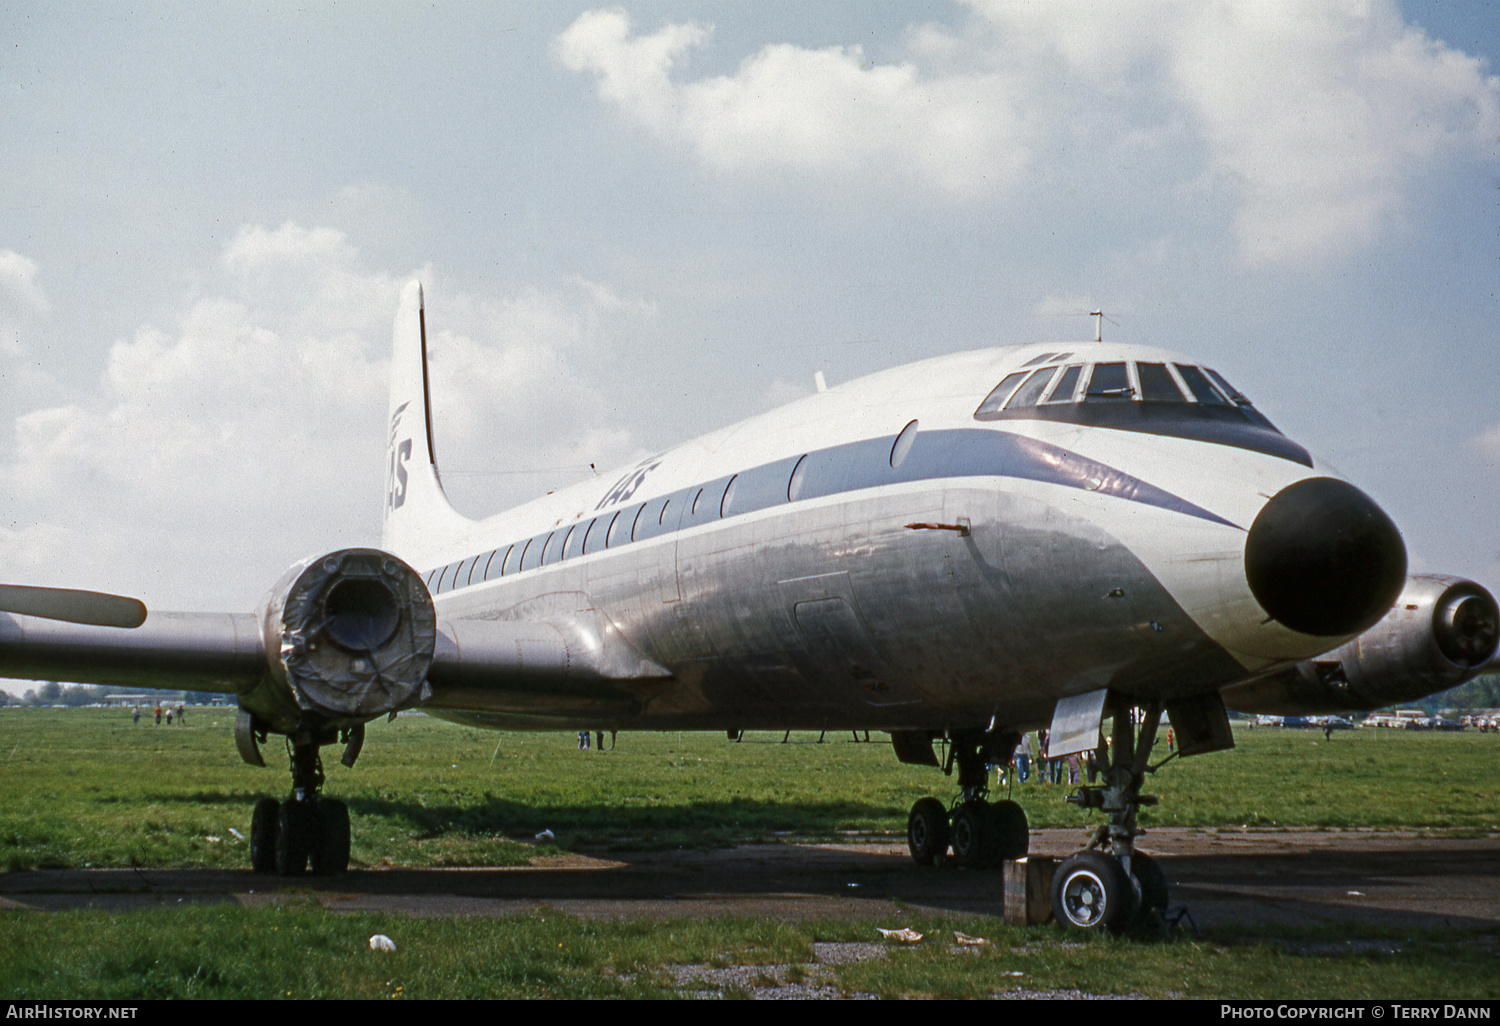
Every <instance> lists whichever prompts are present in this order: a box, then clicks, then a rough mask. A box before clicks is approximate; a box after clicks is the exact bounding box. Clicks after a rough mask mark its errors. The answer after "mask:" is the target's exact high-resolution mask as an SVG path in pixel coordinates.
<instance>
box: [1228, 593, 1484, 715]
mask: <svg viewBox="0 0 1500 1026" xmlns="http://www.w3.org/2000/svg"><path fill="white" fill-rule="evenodd" d="M1497 645H1500V609H1497V607H1496V603H1495V599H1494V597H1493V596H1491V595H1490V593H1489V592H1488V591H1486V590H1485V589H1484V588H1482V587H1480V586H1479V585H1477V584H1475V583H1474V582H1473V581H1466V580H1462V579H1460V578H1457V577H1443V576H1438V575H1435V574H1431V575H1429V574H1422V575H1414V576H1412V577H1409V578H1407V581H1406V587H1405V588H1404V589H1402V592H1401V595H1400V597H1399V598H1397V600H1396V604H1395V605H1394V606H1393V607H1392V608H1391V610H1390V612H1388V613H1386V614H1385V616H1384V617H1382V618H1381V620H1380V621H1379V622H1378V623H1376V624H1375V626H1373V627H1371V628H1370V629H1369V630H1367V631H1365V632H1364V633H1363V634H1361V635H1360V636H1359V637H1357V638H1355V639H1354V640H1353V641H1351V642H1348V643H1347V644H1345V645H1342V646H1340V647H1339V648H1336V649H1334V650H1333V651H1332V652H1328V653H1326V654H1324V655H1321V656H1318V657H1317V658H1316V659H1308V660H1305V661H1304V662H1301V663H1298V664H1297V665H1296V666H1295V667H1293V668H1291V669H1289V670H1284V671H1282V672H1281V673H1278V674H1276V675H1274V676H1272V677H1268V678H1265V679H1263V680H1258V681H1252V682H1251V683H1248V684H1241V685H1237V686H1235V687H1232V688H1226V689H1225V690H1224V692H1223V697H1224V704H1225V705H1226V706H1228V707H1229V708H1231V709H1237V710H1239V711H1241V712H1251V713H1274V714H1280V715H1283V716H1297V715H1302V714H1306V713H1326V712H1346V711H1354V710H1367V709H1379V708H1381V707H1382V706H1387V705H1393V704H1397V703H1400V702H1410V701H1413V700H1415V699H1418V698H1422V697H1424V696H1426V695H1430V694H1433V693H1434V692H1437V691H1445V690H1447V689H1448V688H1452V687H1457V686H1458V685H1460V684H1462V683H1463V682H1464V681H1466V680H1468V679H1469V678H1471V677H1473V676H1474V675H1475V674H1476V673H1478V672H1479V670H1480V669H1481V667H1483V665H1484V664H1485V663H1486V662H1488V661H1489V660H1490V659H1491V658H1492V657H1493V656H1494V654H1495V650H1496V647H1497Z"/></svg>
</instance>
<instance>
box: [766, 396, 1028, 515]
mask: <svg viewBox="0 0 1500 1026" xmlns="http://www.w3.org/2000/svg"><path fill="white" fill-rule="evenodd" d="M1011 377H1015V375H1014V374H1012V375H1011ZM1007 380H1009V379H1007ZM1002 387H1003V386H1002ZM995 391H996V392H998V391H1000V389H998V388H997V389H995ZM990 394H991V395H993V394H994V393H993V392H992V393H990ZM985 401H986V402H988V401H989V400H985ZM980 409H981V410H982V409H984V407H983V406H981V407H980ZM806 468H807V453H803V454H802V458H801V459H799V460H798V461H797V465H796V466H795V467H793V468H792V476H791V477H789V478H787V481H786V501H787V502H796V501H797V496H799V495H801V494H802V486H803V485H804V484H806V483H807V473H806Z"/></svg>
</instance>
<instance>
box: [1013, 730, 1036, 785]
mask: <svg viewBox="0 0 1500 1026" xmlns="http://www.w3.org/2000/svg"><path fill="white" fill-rule="evenodd" d="M1033 751H1034V749H1033V748H1032V747H1031V734H1030V733H1026V734H1022V735H1021V745H1020V747H1019V748H1017V749H1016V774H1017V775H1018V776H1019V777H1020V778H1021V783H1023V784H1024V783H1026V781H1027V780H1029V779H1031V755H1032V752H1033Z"/></svg>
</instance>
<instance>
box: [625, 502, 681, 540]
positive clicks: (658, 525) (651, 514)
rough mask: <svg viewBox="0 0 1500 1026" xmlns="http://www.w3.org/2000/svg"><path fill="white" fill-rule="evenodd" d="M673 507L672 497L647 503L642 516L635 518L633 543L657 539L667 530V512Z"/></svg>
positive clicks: (632, 533) (641, 513)
mask: <svg viewBox="0 0 1500 1026" xmlns="http://www.w3.org/2000/svg"><path fill="white" fill-rule="evenodd" d="M677 494H681V493H677ZM671 506H672V500H671V498H670V497H662V498H660V499H652V500H651V501H650V502H648V503H646V505H645V507H644V508H642V510H641V512H640V515H639V516H637V517H636V518H635V528H634V530H632V531H631V533H630V537H631V539H632V540H633V541H643V540H645V539H646V538H655V537H656V536H657V535H659V534H661V533H662V532H663V531H664V530H666V528H665V525H666V523H667V519H666V517H667V510H668V509H670V508H671Z"/></svg>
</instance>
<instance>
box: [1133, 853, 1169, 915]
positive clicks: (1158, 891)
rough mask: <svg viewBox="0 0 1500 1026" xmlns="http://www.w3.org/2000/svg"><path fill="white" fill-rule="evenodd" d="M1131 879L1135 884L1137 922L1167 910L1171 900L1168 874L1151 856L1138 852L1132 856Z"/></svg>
mask: <svg viewBox="0 0 1500 1026" xmlns="http://www.w3.org/2000/svg"><path fill="white" fill-rule="evenodd" d="M1130 877H1131V882H1132V883H1133V885H1134V887H1133V889H1134V891H1135V898H1136V912H1135V918H1136V921H1137V922H1144V921H1146V920H1148V919H1150V918H1151V915H1152V913H1154V912H1162V911H1165V910H1166V907H1167V902H1168V900H1169V897H1170V895H1169V892H1168V890H1167V874H1166V873H1164V872H1162V868H1161V866H1160V865H1158V864H1157V861H1156V860H1155V859H1153V858H1152V857H1151V856H1150V855H1144V854H1142V853H1141V852H1136V853H1135V854H1133V855H1131V856H1130Z"/></svg>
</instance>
